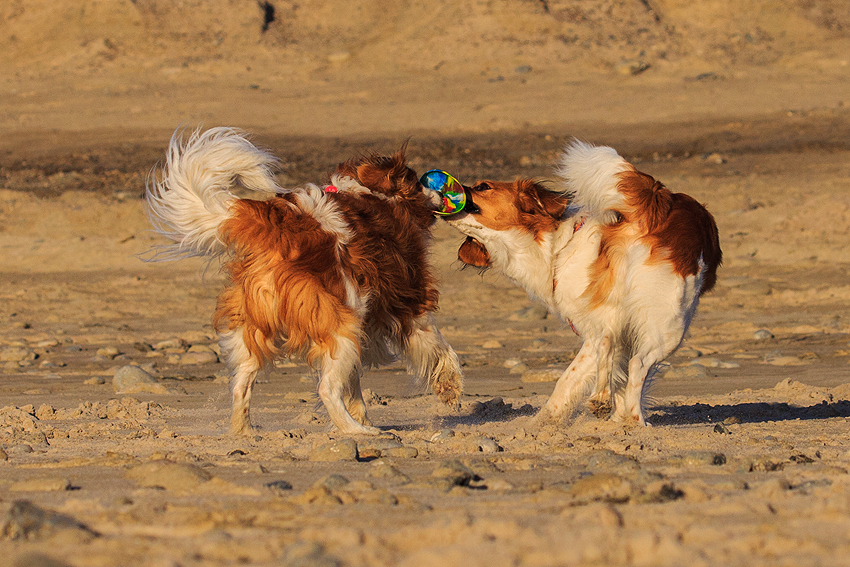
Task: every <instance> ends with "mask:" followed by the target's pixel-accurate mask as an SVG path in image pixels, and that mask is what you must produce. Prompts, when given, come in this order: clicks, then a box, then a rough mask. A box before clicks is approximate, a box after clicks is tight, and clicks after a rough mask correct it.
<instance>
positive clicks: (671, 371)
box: [664, 364, 708, 379]
mask: <svg viewBox="0 0 850 567" xmlns="http://www.w3.org/2000/svg"><path fill="white" fill-rule="evenodd" d="M664 377H665V378H677V379H689V378H707V377H708V370H707V369H706V367H705V366H702V365H700V364H687V365H685V366H673V367H672V368H668V369H667V371H666V372H664Z"/></svg>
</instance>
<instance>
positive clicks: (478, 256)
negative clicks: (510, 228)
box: [457, 236, 490, 268]
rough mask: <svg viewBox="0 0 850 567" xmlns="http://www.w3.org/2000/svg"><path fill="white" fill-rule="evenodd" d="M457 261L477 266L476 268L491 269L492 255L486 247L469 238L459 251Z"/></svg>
mask: <svg viewBox="0 0 850 567" xmlns="http://www.w3.org/2000/svg"><path fill="white" fill-rule="evenodd" d="M457 259H458V260H460V261H461V262H463V263H464V264H466V265H467V266H475V267H476V268H489V267H490V253H489V252H487V249H486V248H484V245H483V244H481V243H480V242H478V241H477V240H475V239H474V238H472V237H471V236H467V237H466V240H464V241H463V244H461V245H460V248H459V249H458V251H457Z"/></svg>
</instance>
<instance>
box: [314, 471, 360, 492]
mask: <svg viewBox="0 0 850 567" xmlns="http://www.w3.org/2000/svg"><path fill="white" fill-rule="evenodd" d="M350 482H351V481H350V480H348V479H347V478H345V477H344V476H342V475H341V474H329V475H328V476H325V477H322V478H320V479H319V480H317V481H316V482H315V483H314V484H313V486H314V487H316V486H324V487H325V488H327V489H328V490H339V489H340V488H343V487H344V486H346V485H348V484H349V483H350Z"/></svg>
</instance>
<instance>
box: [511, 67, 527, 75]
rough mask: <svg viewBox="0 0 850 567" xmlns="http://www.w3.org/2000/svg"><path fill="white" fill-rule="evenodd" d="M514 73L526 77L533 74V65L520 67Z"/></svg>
mask: <svg viewBox="0 0 850 567" xmlns="http://www.w3.org/2000/svg"><path fill="white" fill-rule="evenodd" d="M514 73H517V74H519V75H525V74H526V73H531V65H520V66H518V67H515V68H514Z"/></svg>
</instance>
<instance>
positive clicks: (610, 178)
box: [555, 140, 634, 224]
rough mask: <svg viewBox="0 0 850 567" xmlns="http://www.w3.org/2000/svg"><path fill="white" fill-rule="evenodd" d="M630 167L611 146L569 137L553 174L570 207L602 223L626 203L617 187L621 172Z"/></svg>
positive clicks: (616, 214) (609, 221) (632, 169)
mask: <svg viewBox="0 0 850 567" xmlns="http://www.w3.org/2000/svg"><path fill="white" fill-rule="evenodd" d="M631 171H634V167H633V166H632V165H631V164H630V163H628V162H627V161H626V160H624V159H623V158H622V157H620V155H619V154H618V153H617V152H616V151H615V150H614V149H613V148H609V147H607V146H594V145H592V144H587V143H585V142H581V141H579V140H573V141H572V142H570V143H569V144H568V145H567V147H566V148H565V149H564V153H563V155H562V156H561V160H560V163H559V166H558V168H557V169H556V170H555V174H556V175H557V176H558V177H559V178H560V179H559V181H558V182H557V185H558V189H559V190H560V191H562V192H563V193H565V194H567V195H569V197H570V207H571V208H574V209H582V210H583V211H584V212H585V213H586V214H588V215H590V216H591V217H593V218H595V219H596V220H598V221H599V222H601V223H602V224H610V223H613V222H615V221H616V220H617V218H618V214H619V212H620V211H621V210H622V209H623V208H624V207H625V206H626V202H625V197H624V195H623V194H622V193H620V191H619V190H618V184H619V182H620V179H621V176H622V174H623V173H626V172H631Z"/></svg>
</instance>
